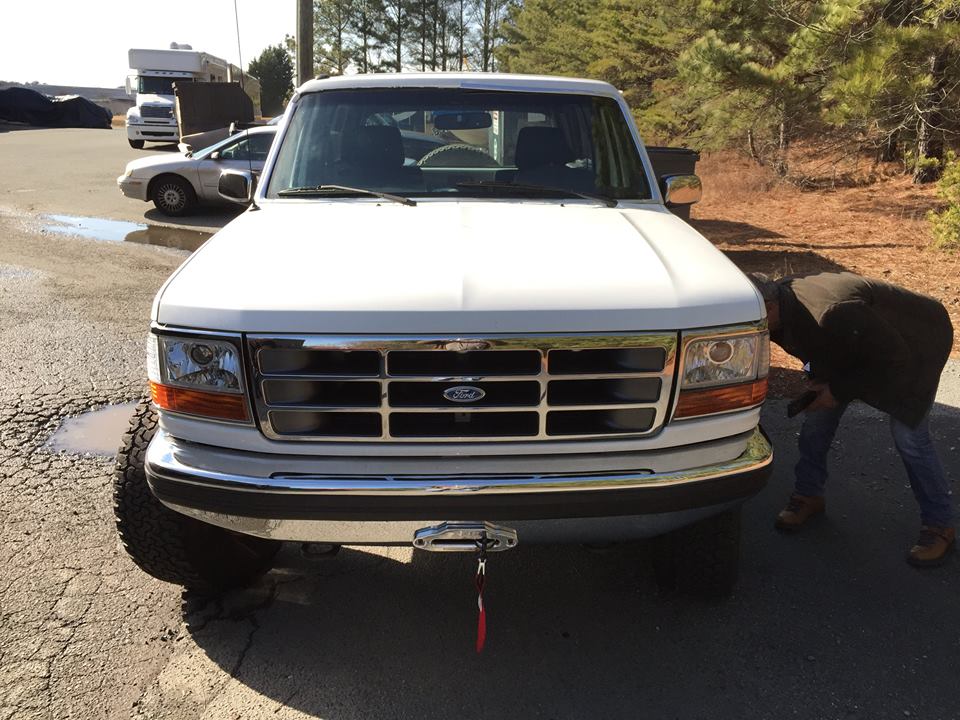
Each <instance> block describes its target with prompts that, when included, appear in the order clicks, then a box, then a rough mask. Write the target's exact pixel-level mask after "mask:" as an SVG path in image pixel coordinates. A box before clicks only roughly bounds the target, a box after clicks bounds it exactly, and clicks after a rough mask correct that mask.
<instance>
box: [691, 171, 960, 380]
mask: <svg viewBox="0 0 960 720" xmlns="http://www.w3.org/2000/svg"><path fill="white" fill-rule="evenodd" d="M697 172H698V173H699V174H700V176H701V178H702V179H703V184H704V200H703V202H701V203H700V204H698V205H695V206H694V209H693V224H694V225H695V226H696V227H697V229H698V230H700V232H702V233H703V234H704V235H705V236H706V237H707V238H709V239H710V240H711V241H712V242H713V243H714V244H715V245H717V246H718V247H719V248H720V249H721V250H723V251H724V252H725V253H726V254H727V255H728V256H729V257H730V258H731V259H732V260H733V261H734V262H735V263H736V264H737V265H738V266H739V267H741V268H742V269H743V270H745V271H748V272H750V271H761V272H765V273H767V274H769V275H771V276H774V277H782V276H785V275H804V274H809V273H814V272H823V271H841V270H849V271H850V272H855V273H858V274H860V275H865V276H867V277H873V278H877V279H880V280H885V281H887V282H892V283H896V284H897V285H902V286H903V287H906V288H909V289H911V290H915V291H917V292H922V293H925V294H927V295H930V296H932V297H935V298H937V299H938V300H940V302H942V303H943V304H944V306H946V308H947V311H948V312H949V313H950V317H951V319H952V320H953V324H954V327H957V328H960V253H947V252H943V251H941V250H937V249H935V248H933V247H932V246H931V240H932V238H931V234H930V228H929V225H928V223H927V221H926V214H927V212H928V211H929V210H931V209H935V208H938V207H940V205H941V201H939V200H938V198H937V196H936V190H935V188H934V187H933V186H916V185H913V184H912V183H911V182H910V179H909V178H908V177H905V176H903V175H902V174H899V173H898V174H892V173H893V169H892V168H891V167H889V166H872V165H871V164H870V163H868V162H863V163H862V164H861V171H860V174H859V175H858V174H857V173H854V172H848V173H846V175H845V177H847V178H848V182H846V183H845V184H844V185H843V186H841V185H840V184H838V186H837V187H835V188H832V189H822V190H800V189H799V188H797V187H796V186H794V185H789V184H785V183H779V182H776V180H775V179H774V178H773V177H772V175H771V173H769V172H768V171H767V170H766V169H764V168H760V167H757V166H756V165H755V164H754V163H753V162H752V161H751V160H749V159H747V158H743V157H742V156H739V155H736V154H734V153H715V154H710V155H705V156H704V157H703V159H702V161H701V163H700V164H699V165H698V166H697ZM870 179H873V182H870ZM955 338H956V339H955V345H954V353H955V354H957V353H958V352H960V333H956V334H955ZM773 360H774V365H775V366H776V367H778V368H780V370H779V371H778V372H777V373H775V374H774V375H773V377H772V386H773V390H774V392H778V391H779V392H781V393H787V394H791V393H792V391H793V390H794V389H795V388H796V380H797V377H798V373H796V372H793V371H797V370H799V363H797V362H796V361H794V360H793V358H789V357H787V356H785V355H783V354H782V353H779V352H775V353H774V358H773Z"/></svg>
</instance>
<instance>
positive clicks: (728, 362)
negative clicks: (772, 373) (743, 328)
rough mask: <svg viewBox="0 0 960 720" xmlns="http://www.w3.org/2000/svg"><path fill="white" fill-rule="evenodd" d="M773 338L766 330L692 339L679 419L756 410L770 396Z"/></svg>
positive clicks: (676, 414) (687, 349)
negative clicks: (769, 383)
mask: <svg viewBox="0 0 960 720" xmlns="http://www.w3.org/2000/svg"><path fill="white" fill-rule="evenodd" d="M769 366H770V335H769V333H768V332H766V331H758V332H745V333H736V334H718V335H712V336H704V337H696V338H694V339H692V340H689V341H688V342H687V344H686V346H685V347H684V350H683V368H682V371H681V376H680V396H679V398H678V400H677V408H676V411H675V412H674V417H675V418H683V417H693V416H697V415H712V414H714V413H718V412H728V411H730V410H742V409H744V408H749V407H755V406H756V405H759V404H760V403H762V402H763V401H764V399H765V398H766V394H767V380H766V378H767V373H768V370H769Z"/></svg>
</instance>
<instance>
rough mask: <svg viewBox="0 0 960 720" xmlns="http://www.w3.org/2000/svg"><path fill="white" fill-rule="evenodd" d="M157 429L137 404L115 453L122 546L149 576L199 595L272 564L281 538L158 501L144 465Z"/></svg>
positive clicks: (248, 578) (239, 582)
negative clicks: (237, 529)
mask: <svg viewBox="0 0 960 720" xmlns="http://www.w3.org/2000/svg"><path fill="white" fill-rule="evenodd" d="M156 430H157V414H156V412H155V411H154V410H153V408H152V407H151V405H150V404H149V403H147V402H142V403H140V404H139V405H138V406H137V409H136V411H135V412H134V414H133V418H131V420H130V428H129V430H127V433H126V434H125V435H124V436H123V441H122V444H121V445H120V449H119V451H118V452H117V463H116V469H115V475H114V481H113V511H114V516H115V518H116V523H117V533H118V534H119V536H120V541H121V542H122V543H123V547H124V549H125V550H126V551H127V553H128V554H129V555H130V557H131V558H132V559H133V561H134V562H135V563H136V564H137V565H138V566H139V567H140V568H141V569H142V570H143V571H145V572H146V573H148V574H149V575H152V576H153V577H155V578H157V579H158V580H164V581H165V582H170V583H175V584H177V585H183V586H184V587H187V588H189V589H191V590H194V591H197V592H199V593H202V594H207V595H210V594H216V593H219V592H222V591H224V590H228V589H230V588H234V587H242V586H244V585H249V584H250V583H251V582H253V581H254V580H256V579H257V578H258V577H260V576H261V575H262V574H263V573H265V572H267V571H268V570H269V569H270V566H271V564H272V562H273V556H274V555H276V553H277V550H279V549H280V543H279V542H278V541H276V540H264V539H262V538H255V537H249V536H247V535H240V534H237V533H232V532H230V531H228V530H224V529H223V528H219V527H216V526H215V525H209V524H207V523H203V522H200V521H199V520H194V519H193V518H189V517H187V516H186V515H181V514H180V513H177V512H174V511H173V510H170V509H169V508H167V507H166V506H164V505H163V504H162V503H161V502H160V501H159V500H157V498H156V497H154V495H153V493H152V492H150V488H149V487H148V486H147V477H146V474H145V473H144V469H143V462H144V455H145V454H146V451H147V445H149V444H150V439H151V438H152V437H153V435H154V433H155V432H156Z"/></svg>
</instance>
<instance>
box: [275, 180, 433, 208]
mask: <svg viewBox="0 0 960 720" xmlns="http://www.w3.org/2000/svg"><path fill="white" fill-rule="evenodd" d="M277 195H279V196H280V197H291V196H293V195H299V196H301V197H303V196H305V195H306V196H310V195H314V196H317V197H320V196H324V195H370V196H371V197H378V198H382V199H383V200H391V201H392V202H395V203H400V204H401V205H409V206H410V207H416V205H417V202H416V200H411V199H410V198H408V197H404V196H403V195H394V194H392V193H386V192H380V191H379V190H367V189H366V188H355V187H347V186H346V185H314V186H312V187H297V188H287V189H286V190H281V191H280V192H278V193H277Z"/></svg>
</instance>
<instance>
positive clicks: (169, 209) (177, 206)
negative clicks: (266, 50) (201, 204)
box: [150, 175, 197, 217]
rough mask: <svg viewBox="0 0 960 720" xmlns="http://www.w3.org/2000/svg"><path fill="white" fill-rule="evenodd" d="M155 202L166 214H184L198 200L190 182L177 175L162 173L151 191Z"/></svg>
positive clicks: (176, 215)
mask: <svg viewBox="0 0 960 720" xmlns="http://www.w3.org/2000/svg"><path fill="white" fill-rule="evenodd" d="M150 197H151V199H152V200H153V204H154V205H156V206H157V210H159V211H160V212H162V213H163V214H164V215H172V216H174V217H178V216H180V215H184V214H185V213H186V212H187V211H189V210H190V208H192V207H193V206H194V205H195V204H196V202H197V198H196V195H194V193H193V188H192V187H190V183H188V182H187V181H186V180H184V179H183V178H181V177H177V176H176V175H162V176H160V177H159V178H157V179H156V180H154V182H153V188H152V190H151V192H150Z"/></svg>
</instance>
